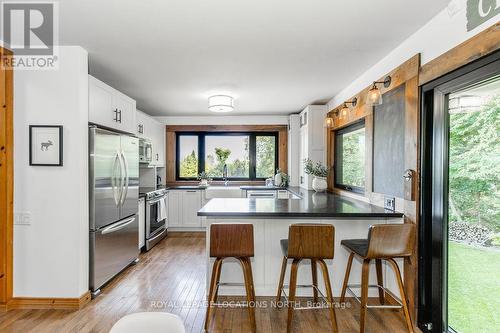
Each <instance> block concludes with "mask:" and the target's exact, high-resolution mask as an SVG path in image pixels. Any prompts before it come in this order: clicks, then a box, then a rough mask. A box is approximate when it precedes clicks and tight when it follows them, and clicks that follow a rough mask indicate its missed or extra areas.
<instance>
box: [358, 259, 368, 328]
mask: <svg viewBox="0 0 500 333" xmlns="http://www.w3.org/2000/svg"><path fill="white" fill-rule="evenodd" d="M369 275H370V259H365V260H363V268H362V275H361V312H360V315H359V332H360V333H363V332H364V331H365V321H366V320H365V317H366V304H367V302H368V278H369Z"/></svg>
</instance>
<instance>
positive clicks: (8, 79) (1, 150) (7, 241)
mask: <svg viewBox="0 0 500 333" xmlns="http://www.w3.org/2000/svg"><path fill="white" fill-rule="evenodd" d="M12 55H13V53H12V52H11V51H10V50H7V49H5V48H2V47H0V60H1V61H2V63H3V59H4V58H5V57H12ZM0 72H1V74H0V80H1V82H0V93H1V94H3V95H4V96H5V99H4V101H2V102H1V105H0V107H1V110H2V111H1V112H2V113H1V114H0V249H1V251H0V309H6V307H7V303H8V302H9V301H10V300H11V299H12V286H13V282H12V280H13V279H12V275H13V255H12V254H13V225H14V220H13V206H14V161H13V160H14V158H13V157H14V154H13V149H14V135H13V134H14V129H13V127H14V122H13V116H14V114H13V74H14V73H13V70H12V69H3V68H2V67H0Z"/></svg>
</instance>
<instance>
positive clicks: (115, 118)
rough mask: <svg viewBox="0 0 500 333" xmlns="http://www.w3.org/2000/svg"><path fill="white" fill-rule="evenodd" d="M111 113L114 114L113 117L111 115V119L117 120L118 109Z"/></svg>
mask: <svg viewBox="0 0 500 333" xmlns="http://www.w3.org/2000/svg"><path fill="white" fill-rule="evenodd" d="M113 113H114V114H115V115H114V117H113V121H116V122H118V109H114V110H113Z"/></svg>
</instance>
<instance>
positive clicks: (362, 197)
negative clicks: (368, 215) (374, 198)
mask: <svg viewBox="0 0 500 333" xmlns="http://www.w3.org/2000/svg"><path fill="white" fill-rule="evenodd" d="M332 192H333V193H335V194H338V195H341V196H345V197H349V198H354V199H357V200H361V201H364V202H367V203H370V199H369V198H368V197H366V196H365V195H364V194H361V193H356V192H351V191H346V190H344V189H340V188H336V187H335V188H333V191H332Z"/></svg>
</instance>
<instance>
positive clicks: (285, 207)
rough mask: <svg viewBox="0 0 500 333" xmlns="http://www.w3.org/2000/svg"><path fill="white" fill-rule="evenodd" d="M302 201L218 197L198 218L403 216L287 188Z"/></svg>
mask: <svg viewBox="0 0 500 333" xmlns="http://www.w3.org/2000/svg"><path fill="white" fill-rule="evenodd" d="M287 189H288V190H289V191H290V192H292V193H294V194H297V195H299V196H300V197H302V199H263V198H257V199H255V198H230V199H229V198H224V199H222V198H220V199H219V198H216V199H211V200H210V201H209V202H208V203H207V204H206V205H205V206H204V207H203V208H202V209H200V210H199V211H198V216H211V217H217V216H220V217H267V218H273V217H294V218H385V217H392V218H398V217H403V213H400V212H393V211H390V210H385V209H384V208H382V207H379V206H375V205H372V204H369V203H366V202H364V201H360V200H356V199H352V198H348V197H345V196H339V195H337V194H331V193H315V192H314V191H307V190H304V189H301V188H298V187H289V188H287Z"/></svg>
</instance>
